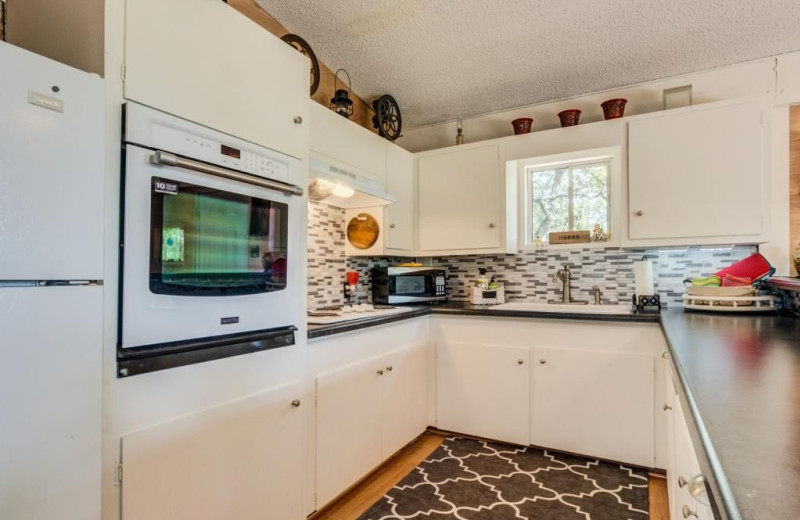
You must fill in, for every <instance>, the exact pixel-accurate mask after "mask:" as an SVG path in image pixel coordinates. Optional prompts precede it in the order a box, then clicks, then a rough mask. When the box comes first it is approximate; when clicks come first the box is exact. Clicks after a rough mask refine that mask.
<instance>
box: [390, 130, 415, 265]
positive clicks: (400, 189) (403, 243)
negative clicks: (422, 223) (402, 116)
mask: <svg viewBox="0 0 800 520" xmlns="http://www.w3.org/2000/svg"><path fill="white" fill-rule="evenodd" d="M386 192H387V193H388V194H389V195H390V196H392V197H394V198H395V199H396V200H395V202H393V203H392V204H389V205H388V206H387V207H386V223H387V229H386V235H385V236H386V249H388V250H390V251H391V252H395V253H397V254H401V253H408V254H410V253H411V252H412V250H413V249H414V208H415V206H416V205H415V200H414V199H415V196H416V192H415V190H414V155H413V154H412V153H411V152H407V151H406V150H403V149H402V148H400V147H399V146H397V145H394V144H388V145H387V146H386Z"/></svg>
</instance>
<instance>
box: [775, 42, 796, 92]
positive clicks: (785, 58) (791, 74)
mask: <svg viewBox="0 0 800 520" xmlns="http://www.w3.org/2000/svg"><path fill="white" fill-rule="evenodd" d="M775 100H776V101H777V102H778V103H779V104H795V103H798V102H800V52H793V53H791V54H784V55H782V56H778V92H777V94H776V96H775Z"/></svg>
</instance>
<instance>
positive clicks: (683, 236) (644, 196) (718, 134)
mask: <svg viewBox="0 0 800 520" xmlns="http://www.w3.org/2000/svg"><path fill="white" fill-rule="evenodd" d="M762 147H763V136H762V108H761V104H760V103H759V102H757V101H742V102H726V103H715V104H708V105H698V106H695V107H689V108H685V109H680V110H675V111H666V112H662V113H659V114H657V115H653V116H648V117H642V118H639V119H635V120H632V121H631V122H630V124H629V150H628V153H629V165H628V166H629V172H628V188H629V194H628V198H629V208H628V209H629V212H628V222H629V224H628V235H629V236H628V238H629V239H630V240H631V241H636V240H648V239H649V240H653V239H659V240H663V239H680V240H682V241H683V242H685V243H687V244H688V243H690V242H692V241H693V240H697V239H708V238H715V237H716V238H719V239H724V237H727V240H730V241H740V240H742V237H751V240H754V239H755V238H757V237H758V236H759V235H760V234H761V233H762V232H763V231H764V229H763V225H764V224H763V216H764V202H763V200H762V193H763V192H764V179H765V177H764V167H763V160H762V155H763V151H762Z"/></svg>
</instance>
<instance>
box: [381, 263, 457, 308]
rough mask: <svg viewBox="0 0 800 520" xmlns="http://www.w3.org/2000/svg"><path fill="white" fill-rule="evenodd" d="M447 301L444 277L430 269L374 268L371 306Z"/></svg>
mask: <svg viewBox="0 0 800 520" xmlns="http://www.w3.org/2000/svg"><path fill="white" fill-rule="evenodd" d="M443 301H447V276H446V272H445V271H444V270H443V269H436V268H433V267H375V268H373V269H372V302H373V303H378V304H383V305H394V304H397V303H415V302H443Z"/></svg>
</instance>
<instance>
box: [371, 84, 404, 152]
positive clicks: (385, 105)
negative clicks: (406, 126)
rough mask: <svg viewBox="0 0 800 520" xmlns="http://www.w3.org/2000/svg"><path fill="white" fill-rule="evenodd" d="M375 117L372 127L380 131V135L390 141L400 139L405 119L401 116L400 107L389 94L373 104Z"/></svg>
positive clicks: (373, 117)
mask: <svg viewBox="0 0 800 520" xmlns="http://www.w3.org/2000/svg"><path fill="white" fill-rule="evenodd" d="M372 108H373V109H374V110H375V115H374V116H372V126H374V127H375V128H377V129H378V134H380V135H381V137H385V138H386V139H388V140H390V141H394V140H395V139H397V138H398V137H400V132H402V131H403V117H402V116H401V115H400V106H399V105H398V104H397V101H395V99H394V98H393V97H392V96H390V95H389V94H384V95H383V96H381V97H379V98H378V99H376V100H375V101H373V102H372Z"/></svg>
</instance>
